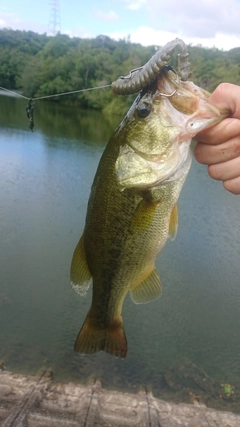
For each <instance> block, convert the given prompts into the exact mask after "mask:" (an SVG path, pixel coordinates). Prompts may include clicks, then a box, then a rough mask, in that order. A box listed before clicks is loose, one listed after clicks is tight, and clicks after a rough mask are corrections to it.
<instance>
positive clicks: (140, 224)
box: [130, 199, 159, 233]
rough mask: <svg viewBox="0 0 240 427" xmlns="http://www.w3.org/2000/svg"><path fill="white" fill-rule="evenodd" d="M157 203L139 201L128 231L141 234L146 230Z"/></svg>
mask: <svg viewBox="0 0 240 427" xmlns="http://www.w3.org/2000/svg"><path fill="white" fill-rule="evenodd" d="M158 204H159V202H149V201H147V200H145V199H143V200H141V202H140V203H139V204H138V206H137V207H136V209H135V212H134V215H133V217H132V221H131V225H130V229H131V231H132V232H136V233H137V232H142V231H145V230H147V229H148V228H149V227H150V226H151V225H152V221H153V218H154V215H155V212H156V209H157V207H158Z"/></svg>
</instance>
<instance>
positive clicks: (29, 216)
mask: <svg viewBox="0 0 240 427" xmlns="http://www.w3.org/2000/svg"><path fill="white" fill-rule="evenodd" d="M25 107H26V101H24V100H22V99H17V98H13V97H4V96H0V235H1V240H0V253H1V256H0V359H2V360H4V361H5V365H6V368H7V369H9V370H13V371H18V372H24V373H30V374H35V373H36V372H37V371H38V370H39V368H41V367H48V368H51V369H52V370H53V372H54V375H55V378H56V379H57V380H63V381H69V380H71V381H81V382H85V381H87V380H88V378H89V377H91V376H92V377H98V378H101V379H102V382H103V385H104V386H105V387H110V388H114V389H121V390H130V391H133V390H138V387H139V385H141V384H144V385H146V386H148V387H151V388H152V389H153V392H154V394H155V395H156V396H165V397H166V398H167V397H168V392H169V396H170V398H171V399H174V396H176V399H177V400H181V399H180V397H179V396H180V394H181V395H182V399H185V400H186V399H187V397H186V390H187V391H188V393H189V390H190V389H189V387H190V386H187V387H184V384H183V382H184V381H183V379H184V378H188V379H189V380H191V381H192V382H193V381H195V383H197V382H199V381H200V379H199V378H198V381H197V377H198V375H197V374H196V372H197V371H198V372H199V373H203V372H204V375H205V373H206V378H207V381H206V382H209V390H210V384H211V386H212V385H213V384H214V386H216V387H217V385H218V386H219V387H220V385H221V383H230V384H231V385H232V386H234V387H235V396H237V393H238V391H237V390H238V389H237V387H239V390H240V227H239V222H240V197H239V196H238V197H237V196H233V195H231V194H230V193H228V192H227V191H226V190H224V189H223V187H222V184H221V183H219V182H217V181H213V180H211V179H210V178H209V177H208V175H207V170H206V168H205V167H203V166H201V165H199V164H197V163H196V162H195V161H194V163H193V166H192V169H191V171H190V174H189V177H188V179H187V182H186V184H185V186H184V189H183V191H182V194H181V197H180V200H179V231H178V235H177V238H176V240H175V241H174V242H170V241H169V242H168V243H167V245H166V246H165V248H164V249H163V251H162V253H161V254H160V255H159V256H158V259H157V263H156V264H157V269H158V271H159V273H160V277H161V281H162V284H163V293H162V296H161V298H160V299H159V300H157V301H155V302H152V303H150V304H145V305H134V304H133V303H132V301H131V299H130V297H127V298H126V300H125V302H124V307H123V318H124V324H125V330H126V335H127V338H128V348H129V350H128V355H127V358H126V359H125V360H119V359H115V358H113V357H112V356H110V355H107V354H105V353H98V354H94V355H91V356H84V357H83V356H81V355H79V354H76V353H74V352H73V344H74V341H75V338H76V335H77V333H78V331H79V329H80V327H81V325H82V323H83V320H84V318H85V315H86V313H87V311H88V308H89V306H90V301H91V292H89V294H88V295H87V296H86V297H84V298H81V297H80V296H78V295H77V294H75V293H74V291H73V290H72V289H71V286H70V283H69V269H70V263H71V258H72V253H73V250H74V248H75V245H76V243H77V241H78V239H79V237H80V235H81V233H82V230H83V227H84V221H85V213H86V206H87V201H88V196H89V192H90V186H91V183H92V180H93V177H94V174H95V170H96V167H97V164H98V161H99V158H100V156H101V153H102V151H103V149H104V146H105V145H106V142H107V140H108V139H109V137H110V135H111V133H112V131H113V130H114V128H115V127H116V125H117V124H118V123H119V120H120V119H119V118H116V117H115V118H113V119H109V120H108V119H107V118H104V117H103V116H102V115H101V114H100V113H96V112H91V111H82V110H79V109H77V108H76V109H74V108H66V107H64V108H63V107H60V106H59V105H57V104H55V103H50V102H47V101H38V102H37V103H36V106H35V129H34V132H33V133H32V132H31V131H30V130H29V129H28V119H27V117H26V115H25ZM194 367H195V371H194ZM181 370H182V372H183V375H182V377H181V375H180V374H179V372H181ZM192 370H193V371H192ZM190 371H191V372H192V373H190ZM206 378H205V380H206ZM219 384H220V385H219ZM192 387H193V388H194V385H193V386H192ZM196 390H197V389H196ZM193 391H194V390H193ZM179 393H180V394H179ZM209 393H210V392H209ZM226 400H227V398H226ZM238 408H239V404H238Z"/></svg>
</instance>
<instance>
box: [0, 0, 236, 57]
mask: <svg viewBox="0 0 240 427" xmlns="http://www.w3.org/2000/svg"><path fill="white" fill-rule="evenodd" d="M54 4H57V5H58V8H57V10H59V12H60V14H59V17H60V19H59V21H60V26H61V27H60V29H61V33H64V34H68V35H69V36H70V37H72V36H77V37H82V38H89V37H90V38H91V37H96V36H98V35H107V36H109V37H111V38H113V39H115V40H119V39H129V40H130V41H131V42H133V43H141V44H142V45H143V46H148V45H156V46H162V45H164V44H165V43H167V42H169V41H171V40H173V39H174V38H176V37H180V38H181V39H183V40H184V42H185V43H187V44H192V45H193V46H196V45H202V46H203V47H216V48H218V49H223V50H229V49H232V48H234V47H240V0H227V1H226V0H195V1H194V0H112V1H108V0H101V1H99V0H84V1H82V0H38V1H37V0H35V1H32V0H1V3H0V28H12V29H14V30H16V29H19V30H26V31H27V30H31V31H35V32H38V33H47V34H50V33H51V25H50V22H51V21H53V15H52V8H53V5H54ZM52 27H53V25H52Z"/></svg>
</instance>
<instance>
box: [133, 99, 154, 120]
mask: <svg viewBox="0 0 240 427" xmlns="http://www.w3.org/2000/svg"><path fill="white" fill-rule="evenodd" d="M151 111H152V105H151V104H149V103H148V102H140V103H139V104H138V106H137V107H136V112H137V116H138V117H139V118H140V119H145V118H146V117H147V116H148V115H149V114H150V113H151Z"/></svg>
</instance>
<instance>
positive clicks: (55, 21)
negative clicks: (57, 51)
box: [49, 0, 61, 36]
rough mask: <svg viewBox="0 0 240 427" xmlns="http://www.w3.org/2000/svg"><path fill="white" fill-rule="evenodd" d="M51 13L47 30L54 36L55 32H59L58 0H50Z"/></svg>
mask: <svg viewBox="0 0 240 427" xmlns="http://www.w3.org/2000/svg"><path fill="white" fill-rule="evenodd" d="M49 4H50V6H51V14H50V20H49V31H50V34H52V35H53V36H55V35H56V34H57V33H60V32H61V22H60V6H59V1H58V0H51V1H50V3H49Z"/></svg>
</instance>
